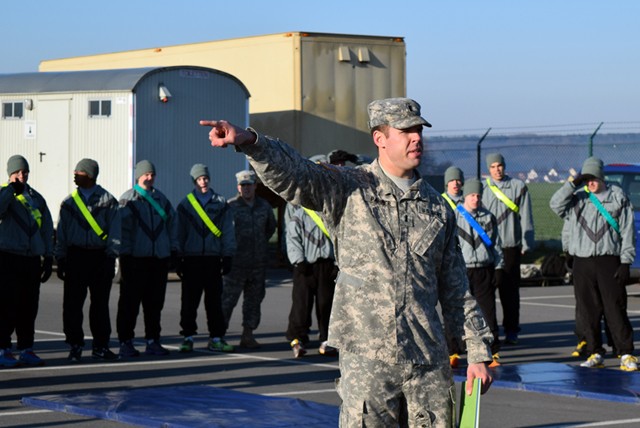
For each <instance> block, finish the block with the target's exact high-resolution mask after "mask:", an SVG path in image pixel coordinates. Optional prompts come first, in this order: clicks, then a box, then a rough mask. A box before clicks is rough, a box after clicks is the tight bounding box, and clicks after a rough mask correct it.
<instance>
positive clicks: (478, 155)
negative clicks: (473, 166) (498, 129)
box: [477, 128, 491, 180]
mask: <svg viewBox="0 0 640 428" xmlns="http://www.w3.org/2000/svg"><path fill="white" fill-rule="evenodd" d="M489 131H491V128H489V129H487V132H485V133H484V135H483V136H482V137H480V140H478V154H477V157H478V159H477V161H478V164H477V168H478V170H477V173H478V174H477V175H478V176H477V178H478V180H480V144H482V142H483V141H484V139H485V138H486V137H487V135H488V134H489Z"/></svg>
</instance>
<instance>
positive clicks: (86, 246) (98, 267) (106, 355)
mask: <svg viewBox="0 0 640 428" xmlns="http://www.w3.org/2000/svg"><path fill="white" fill-rule="evenodd" d="M98 173H99V167H98V163H97V162H96V161H95V160H93V159H82V160H80V161H79V162H78V164H77V165H76V167H75V169H74V181H75V183H76V184H77V186H78V187H77V189H76V190H74V192H73V193H72V194H71V195H69V196H67V197H66V198H65V199H64V200H63V201H62V204H61V205H60V217H59V220H58V228H57V233H56V238H57V239H56V247H55V255H56V260H57V262H58V270H57V274H58V278H60V279H61V280H63V281H64V299H63V302H62V322H63V328H64V333H65V342H67V343H68V344H69V345H70V346H71V350H70V351H69V357H68V358H67V359H68V360H69V361H72V362H78V361H80V358H81V356H82V348H83V347H84V344H85V342H84V331H83V329H82V322H83V318H84V317H83V306H84V302H85V300H86V298H87V291H89V292H90V293H91V303H90V305H89V326H90V328H91V334H92V336H93V344H92V347H93V351H92V357H93V358H96V359H103V360H115V359H116V358H117V355H115V354H114V353H113V352H111V350H110V349H109V339H110V336H111V318H110V316H109V296H110V294H111V282H112V280H113V277H114V273H115V260H116V258H117V257H118V254H119V250H120V214H119V210H118V201H117V200H116V198H114V197H113V196H112V195H111V193H109V192H107V191H106V190H105V189H103V188H102V186H100V185H99V184H96V180H97V178H98ZM77 198H79V202H77ZM79 204H82V206H83V207H84V208H86V210H87V211H88V213H89V214H88V215H89V216H90V219H91V220H92V221H94V222H95V227H94V226H92V225H91V223H90V221H91V220H90V219H89V218H87V216H86V215H85V214H83V209H82V208H81V205H79Z"/></svg>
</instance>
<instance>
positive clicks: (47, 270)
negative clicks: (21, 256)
mask: <svg viewBox="0 0 640 428" xmlns="http://www.w3.org/2000/svg"><path fill="white" fill-rule="evenodd" d="M52 271H53V257H51V256H49V257H45V258H44V259H42V275H41V276H40V282H41V283H43V284H44V283H45V282H47V281H48V280H49V278H50V277H51V272H52Z"/></svg>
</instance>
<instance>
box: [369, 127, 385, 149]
mask: <svg viewBox="0 0 640 428" xmlns="http://www.w3.org/2000/svg"><path fill="white" fill-rule="evenodd" d="M372 136H373V143H374V144H375V145H376V146H378V148H379V149H384V148H385V147H386V144H387V136H386V135H384V132H381V131H378V130H376V131H373V135H372Z"/></svg>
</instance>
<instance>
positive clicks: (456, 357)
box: [449, 354, 460, 369]
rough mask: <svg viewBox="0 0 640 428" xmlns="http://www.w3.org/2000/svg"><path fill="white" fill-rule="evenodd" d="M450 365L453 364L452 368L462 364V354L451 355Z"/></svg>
mask: <svg viewBox="0 0 640 428" xmlns="http://www.w3.org/2000/svg"><path fill="white" fill-rule="evenodd" d="M449 365H450V366H451V368H452V369H455V368H456V367H458V366H459V365H460V355H458V354H451V355H449Z"/></svg>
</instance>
